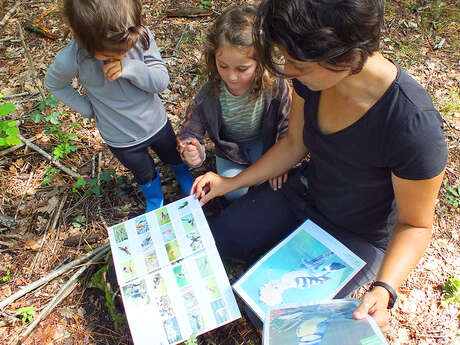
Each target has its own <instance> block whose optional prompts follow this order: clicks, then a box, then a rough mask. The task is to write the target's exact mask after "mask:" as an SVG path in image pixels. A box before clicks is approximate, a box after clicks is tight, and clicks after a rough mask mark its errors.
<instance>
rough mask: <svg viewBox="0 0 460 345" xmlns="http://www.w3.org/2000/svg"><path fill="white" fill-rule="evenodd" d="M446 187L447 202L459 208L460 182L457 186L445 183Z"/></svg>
mask: <svg viewBox="0 0 460 345" xmlns="http://www.w3.org/2000/svg"><path fill="white" fill-rule="evenodd" d="M444 188H445V189H446V190H447V193H446V199H447V202H448V203H449V204H451V205H452V206H453V207H454V208H457V207H458V206H459V205H460V184H459V185H457V186H456V187H451V186H448V185H444Z"/></svg>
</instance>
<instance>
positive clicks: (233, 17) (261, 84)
mask: <svg viewBox="0 0 460 345" xmlns="http://www.w3.org/2000/svg"><path fill="white" fill-rule="evenodd" d="M256 14H257V7H256V6H254V5H242V6H235V7H231V8H228V9H226V10H225V11H224V12H223V13H222V14H221V15H220V16H219V17H218V18H217V19H216V21H215V23H214V24H213V25H212V26H211V28H210V29H209V32H208V35H207V40H206V48H205V60H206V74H207V77H208V81H209V84H210V86H211V89H212V90H213V92H214V93H215V94H216V95H217V94H219V92H220V82H221V80H222V79H221V78H220V76H219V73H218V72H217V65H216V50H217V49H218V48H219V46H220V45H221V44H223V43H228V44H230V45H232V46H235V47H237V48H241V49H249V48H251V47H253V46H254V41H253V34H252V31H253V27H254V18H255V16H256ZM254 54H257V53H256V51H255V50H254ZM253 58H254V59H256V60H257V68H256V72H255V78H254V84H253V87H252V88H251V91H250V95H249V99H250V101H255V100H256V99H257V98H258V97H259V96H260V94H261V93H262V91H263V90H264V89H265V88H266V87H268V86H269V85H270V84H271V79H270V78H269V76H268V73H266V72H265V70H264V68H263V67H262V65H261V64H260V63H259V62H258V60H259V59H258V57H257V56H253Z"/></svg>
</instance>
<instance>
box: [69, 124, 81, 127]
mask: <svg viewBox="0 0 460 345" xmlns="http://www.w3.org/2000/svg"><path fill="white" fill-rule="evenodd" d="M70 125H71V126H72V127H73V128H80V125H79V124H78V123H71V124H70Z"/></svg>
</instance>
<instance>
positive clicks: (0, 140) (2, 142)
mask: <svg viewBox="0 0 460 345" xmlns="http://www.w3.org/2000/svg"><path fill="white" fill-rule="evenodd" d="M0 146H9V145H8V144H7V143H6V138H0Z"/></svg>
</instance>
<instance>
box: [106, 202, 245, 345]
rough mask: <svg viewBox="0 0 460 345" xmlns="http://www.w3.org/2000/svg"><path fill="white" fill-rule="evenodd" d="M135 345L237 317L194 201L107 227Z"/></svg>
mask: <svg viewBox="0 0 460 345" xmlns="http://www.w3.org/2000/svg"><path fill="white" fill-rule="evenodd" d="M109 238H110V246H111V250H112V256H113V261H114V266H115V270H116V273H117V280H118V284H119V285H120V292H121V295H122V298H123V305H124V308H125V312H126V317H127V319H128V323H129V328H130V331H131V336H132V339H133V341H134V344H135V345H156V344H158V345H172V344H178V343H181V342H183V341H185V340H187V339H189V338H190V336H191V335H192V334H193V335H199V334H202V333H205V332H207V331H210V330H212V329H214V328H216V327H219V326H222V325H224V324H226V323H229V322H231V321H233V320H235V319H238V318H240V317H241V315H240V312H239V309H238V306H237V304H236V301H235V296H234V295H233V291H232V289H231V286H230V283H229V281H228V278H227V274H226V273H225V269H224V266H223V264H222V261H221V259H220V257H219V254H218V252H217V249H216V246H215V243H214V239H213V237H212V234H211V231H210V229H209V226H208V223H207V222H206V218H205V216H204V214H203V210H202V209H201V206H200V204H199V202H198V201H197V200H196V199H195V198H194V197H193V196H189V197H187V198H184V199H181V200H179V201H176V202H174V203H171V204H168V205H166V206H164V207H162V208H159V209H157V210H154V211H151V212H148V213H146V214H143V215H141V216H139V217H136V218H133V219H130V220H128V221H126V222H124V223H120V224H117V225H114V226H112V227H110V228H109Z"/></svg>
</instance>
